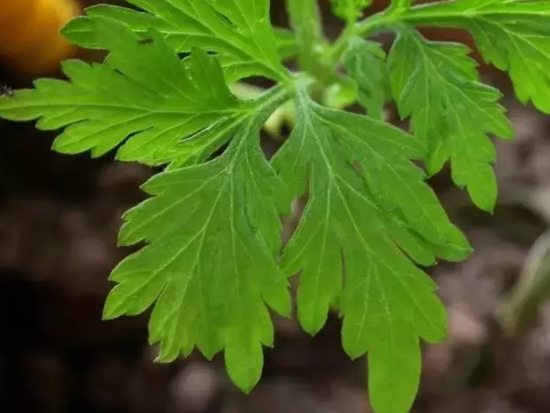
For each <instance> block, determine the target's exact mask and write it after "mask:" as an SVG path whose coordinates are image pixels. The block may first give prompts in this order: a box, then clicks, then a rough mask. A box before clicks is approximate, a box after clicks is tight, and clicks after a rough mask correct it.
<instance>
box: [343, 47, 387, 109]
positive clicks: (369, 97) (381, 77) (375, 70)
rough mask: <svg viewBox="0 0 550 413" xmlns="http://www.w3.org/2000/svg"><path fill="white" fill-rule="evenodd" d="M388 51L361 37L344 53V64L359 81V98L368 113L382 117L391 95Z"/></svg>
mask: <svg viewBox="0 0 550 413" xmlns="http://www.w3.org/2000/svg"><path fill="white" fill-rule="evenodd" d="M385 60H386V53H385V52H384V49H382V47H381V46H380V45H379V44H378V43H374V42H367V41H365V40H363V39H360V38H355V39H353V40H352V41H351V43H350V46H349V48H348V50H347V52H346V54H345V55H344V66H345V67H346V70H347V71H348V73H349V74H350V76H351V77H352V78H353V79H354V80H355V81H356V82H357V89H358V93H357V96H358V100H359V103H360V104H361V106H363V107H364V108H365V109H366V110H367V113H368V114H369V115H370V116H372V117H374V118H377V119H382V115H383V109H384V104H385V103H386V101H388V100H389V97H390V96H391V92H390V87H389V78H388V70H387V67H386V61H385Z"/></svg>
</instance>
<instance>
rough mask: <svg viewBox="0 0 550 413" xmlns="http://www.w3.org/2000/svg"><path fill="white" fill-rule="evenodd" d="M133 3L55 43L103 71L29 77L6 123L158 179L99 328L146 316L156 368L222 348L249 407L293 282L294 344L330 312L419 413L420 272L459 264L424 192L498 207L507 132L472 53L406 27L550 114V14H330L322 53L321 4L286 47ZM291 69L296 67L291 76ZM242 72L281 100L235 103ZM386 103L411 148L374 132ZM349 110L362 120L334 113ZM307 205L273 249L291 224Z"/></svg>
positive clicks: (255, 27)
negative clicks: (268, 142)
mask: <svg viewBox="0 0 550 413" xmlns="http://www.w3.org/2000/svg"><path fill="white" fill-rule="evenodd" d="M130 3H132V4H133V5H134V6H137V8H139V9H141V11H136V10H133V9H126V8H122V7H117V6H96V7H91V8H89V9H88V10H87V14H86V16H83V17H79V18H77V19H75V20H73V21H72V22H70V23H69V24H68V25H67V26H66V27H65V29H64V30H63V34H64V35H65V36H66V37H67V38H68V39H69V40H70V41H71V42H73V43H74V44H76V45H80V46H83V47H86V48H93V49H104V50H107V51H108V57H107V58H106V60H105V62H104V63H102V64H96V63H93V64H88V63H84V62H82V61H76V60H71V61H67V62H65V63H64V64H63V71H64V73H65V74H66V75H67V77H68V80H67V81H61V80H53V79H46V80H44V79H42V80H37V81H36V82H35V88H34V89H32V90H18V91H15V92H14V94H13V95H11V96H4V97H2V98H1V99H0V116H1V117H3V118H6V119H11V120H14V121H30V120H38V123H37V127H38V128H39V129H41V130H58V129H64V130H63V132H62V133H61V134H60V135H59V136H58V138H57V139H56V140H55V142H54V144H53V149H54V150H56V151H58V152H61V153H67V154H75V153H81V152H86V151H91V153H92V155H93V156H100V155H104V154H106V153H108V152H110V151H116V157H117V159H119V160H121V161H137V162H140V163H143V164H146V165H156V166H159V165H161V166H165V168H164V171H163V172H161V173H159V174H158V175H157V176H155V177H154V178H152V179H151V180H150V181H149V182H147V183H146V184H145V185H144V187H143V189H144V190H145V191H146V192H147V193H148V194H149V195H150V196H151V198H150V199H148V200H147V201H145V202H143V203H142V204H140V205H138V206H137V207H135V208H134V209H132V210H131V211H129V212H128V213H127V214H126V215H125V217H124V220H125V224H124V226H123V228H122V230H121V233H120V244H121V245H133V244H137V243H140V242H145V243H146V246H145V247H144V248H142V249H141V250H140V251H138V252H137V253H135V254H133V255H131V256H129V257H128V258H127V259H125V260H124V261H123V262H122V263H120V265H118V266H117V267H116V268H115V269H114V271H113V273H112V275H111V280H112V281H113V282H115V283H116V286H115V287H114V288H113V290H112V291H111V293H110V295H109V297H108V299H107V303H106V305H105V312H104V317H105V318H106V319H112V318H115V317H119V316H121V315H124V314H127V315H136V314H139V313H142V312H143V311H145V310H146V309H147V308H149V307H153V311H152V315H151V319H150V323H149V330H150V342H151V343H160V356H159V359H160V360H161V361H164V362H169V361H172V360H174V359H175V358H177V357H179V356H180V355H183V356H186V355H188V354H189V353H190V352H191V351H192V350H193V349H194V348H198V349H199V350H200V351H201V352H202V353H203V354H204V355H205V356H206V357H208V358H211V357H212V356H213V355H214V354H216V353H218V352H220V351H224V354H225V363H226V366H227V370H228V373H229V375H230V376H231V378H232V379H233V381H234V382H235V383H236V384H237V385H238V386H239V387H240V388H242V389H243V390H244V391H247V392H248V391H250V390H251V389H252V388H253V387H254V386H255V385H256V383H257V382H258V380H259V379H260V376H261V372H262V364H263V347H264V346H272V345H273V342H274V331H273V324H272V320H271V316H270V311H274V312H276V313H278V314H281V315H283V316H289V315H290V313H291V298H290V294H289V290H288V277H290V276H293V275H294V274H297V273H299V274H300V275H299V288H298V295H297V309H298V318H299V320H300V323H301V325H302V327H303V328H304V330H305V331H307V332H308V333H310V334H315V333H317V332H318V331H319V330H320V329H321V328H322V327H323V325H324V323H325V321H326V318H327V313H328V311H329V309H331V308H334V309H337V310H338V311H339V312H340V314H341V316H342V318H343V330H342V343H343V347H344V349H345V351H346V352H347V353H348V354H349V356H350V357H352V358H357V357H360V356H363V355H364V354H367V356H368V364H369V389H370V397H371V402H372V405H373V407H374V409H375V410H376V412H378V413H404V412H407V411H409V409H410V407H411V405H412V403H413V401H414V398H415V394H416V392H417V389H418V384H419V379H420V370H421V352H420V339H423V340H426V341H428V342H433V343H435V342H440V341H441V340H443V339H444V338H445V336H446V332H447V321H446V315H445V310H444V307H443V305H442V303H441V302H440V301H439V299H438V298H437V296H436V295H435V290H436V285H435V284H434V283H433V282H432V281H431V280H430V278H429V277H428V276H427V275H426V274H425V273H424V272H423V271H422V270H421V269H420V268H419V266H430V265H433V264H435V263H436V261H437V259H439V258H441V259H446V260H451V261H461V260H463V259H464V258H465V257H466V256H468V254H469V253H470V252H471V247H470V246H469V244H468V242H467V240H466V239H465V238H464V236H463V235H462V234H461V233H460V231H459V230H458V229H457V228H456V227H455V226H453V224H451V223H450V222H449V220H448V218H447V216H446V214H445V212H444V210H443V208H442V207H441V205H440V204H439V201H438V200H437V198H436V196H435V195H434V193H433V192H432V190H431V189H430V188H429V186H428V185H427V183H426V182H425V180H426V177H427V176H428V175H433V174H435V173H437V172H438V171H440V170H441V168H442V167H443V166H444V165H445V164H446V163H447V162H449V163H450V166H451V170H452V177H453V180H454V182H455V183H456V185H457V186H459V187H463V188H466V189H467V190H468V192H469V194H470V196H471V198H472V200H473V202H474V203H475V204H476V205H478V206H479V207H480V208H482V209H484V210H486V211H492V209H493V207H494V205H495V202H496V197H497V185H496V181H495V177H494V173H493V170H492V164H493V163H494V162H495V149H494V147H493V145H492V143H491V140H490V138H489V135H490V134H493V135H496V136H499V137H501V138H504V139H509V138H511V137H512V134H513V133H512V130H511V128H510V124H509V122H508V120H507V119H506V116H505V110H504V108H503V107H501V106H500V105H499V104H498V101H499V99H500V97H501V95H500V93H499V92H498V91H497V90H496V89H494V88H492V87H490V86H488V85H484V84H482V83H481V82H480V78H479V75H478V73H477V70H476V63H475V61H474V60H472V58H471V57H469V53H470V51H469V50H468V49H467V48H466V47H465V46H463V45H460V44H452V43H442V42H432V41H428V40H426V39H425V38H423V37H422V35H421V34H420V33H419V32H418V31H417V30H416V28H417V27H419V26H440V27H453V28H461V29H465V30H468V31H469V32H470V33H471V34H472V35H473V37H474V38H475V41H476V43H477V46H478V47H479V50H480V52H481V54H482V55H483V57H484V58H485V60H486V61H487V62H488V63H492V64H494V65H495V66H496V67H497V68H499V69H501V70H505V71H508V72H509V73H510V76H511V78H512V81H513V84H514V87H515V90H516V93H517V96H518V98H519V99H520V100H521V101H522V102H524V103H527V102H529V101H530V102H532V103H533V104H534V105H535V106H536V107H537V108H538V109H540V110H541V111H543V112H550V87H549V82H550V75H549V72H548V70H546V67H547V66H548V65H550V3H549V2H546V1H537V0H526V1H522V0H455V1H450V2H441V3H434V4H429V5H418V6H416V5H414V4H412V3H414V2H413V1H411V0H393V2H392V3H391V5H390V7H389V8H388V9H387V10H385V11H383V12H381V13H379V14H375V15H373V16H371V17H369V18H366V19H364V20H359V19H360V17H361V15H362V12H363V10H364V8H366V7H367V6H369V3H370V2H369V1H368V0H332V5H333V8H334V12H335V14H336V15H337V16H339V17H340V18H342V19H343V20H345V22H346V29H345V30H344V31H343V33H342V35H341V36H340V37H339V38H338V39H337V40H336V42H334V43H331V42H329V41H328V40H327V39H326V38H325V36H324V34H323V31H322V27H323V25H322V22H321V19H320V14H319V10H318V6H317V3H316V1H315V0H288V1H287V9H288V12H289V14H290V20H291V26H292V27H291V29H292V30H291V31H288V30H284V29H275V28H273V27H272V26H271V24H270V19H269V1H268V0H131V1H130ZM380 30H393V31H394V32H395V34H396V40H395V42H394V43H393V46H392V47H391V50H390V51H389V54H388V55H386V53H385V51H384V50H383V49H382V48H381V46H380V45H378V44H377V43H375V42H372V41H367V40H366V39H367V38H368V37H369V36H371V35H373V34H375V33H377V32H378V31H380ZM294 57H296V58H297V61H298V63H299V67H300V71H294V72H293V71H290V70H289V69H287V68H286V67H285V65H283V62H284V61H286V60H290V59H293V58H294ZM252 76H255V77H258V76H259V77H264V78H266V79H269V80H271V81H272V83H273V85H274V86H273V87H272V88H271V89H269V90H261V91H260V92H258V91H257V88H247V86H246V84H245V83H243V81H244V80H246V79H247V78H250V77H252ZM234 92H235V93H237V95H239V96H237V95H236V94H235V93H234ZM239 92H240V93H239ZM391 100H393V101H394V102H395V103H396V104H397V107H398V109H399V113H400V115H401V117H402V118H410V121H411V122H410V125H411V132H412V134H413V135H414V136H411V135H409V134H408V133H407V132H404V131H402V130H400V129H398V128H396V127H394V126H391V125H389V124H388V123H385V122H384V120H383V108H384V105H385V104H386V103H387V102H389V101H391ZM289 101H291V102H293V105H292V106H290V108H289V106H288V105H289V103H288V102H289ZM355 101H357V102H358V103H359V104H360V105H362V106H363V107H364V109H365V110H366V112H367V115H365V114H354V113H350V112H346V111H344V110H342V107H345V106H349V105H350V104H351V103H353V102H355ZM282 108H285V109H284V113H283V112H281V110H282ZM274 113H275V114H276V116H277V118H276V119H275V120H274V118H273V116H275V115H274ZM286 118H292V119H293V122H294V124H295V127H294V129H293V131H292V133H291V135H290V137H289V138H288V139H287V140H286V142H284V144H283V145H282V147H281V149H280V150H279V151H278V153H277V154H276V155H275V156H274V157H273V159H271V160H268V159H266V157H265V156H264V154H263V153H262V150H261V146H260V133H261V129H262V127H263V126H264V125H265V124H267V125H268V126H269V128H270V130H276V129H277V126H276V123H277V122H278V121H279V120H280V119H286ZM274 122H275V123H274ZM220 153H221V154H220ZM413 161H423V164H424V165H425V167H426V170H427V173H426V172H424V171H423V170H422V169H421V168H420V167H418V166H417V165H418V164H417V163H413ZM306 193H307V194H308V195H309V198H308V201H307V205H306V208H305V211H304V213H303V216H302V217H301V221H300V224H299V226H298V228H297V230H296V232H295V234H294V235H293V237H292V239H291V240H290V241H289V242H288V244H287V245H284V246H283V245H281V240H280V232H281V229H282V224H281V217H282V216H284V215H286V214H288V213H289V211H290V204H291V202H292V199H293V198H295V197H298V196H301V195H304V194H306Z"/></svg>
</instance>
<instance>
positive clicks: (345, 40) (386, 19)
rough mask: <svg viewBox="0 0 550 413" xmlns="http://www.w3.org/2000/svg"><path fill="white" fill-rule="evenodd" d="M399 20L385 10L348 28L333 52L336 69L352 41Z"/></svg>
mask: <svg viewBox="0 0 550 413" xmlns="http://www.w3.org/2000/svg"><path fill="white" fill-rule="evenodd" d="M398 20H399V18H398V17H396V16H394V14H393V13H388V11H387V10H385V11H383V12H381V13H378V14H375V15H373V16H371V17H369V18H367V19H365V20H361V21H360V22H358V23H356V24H354V25H349V26H347V27H346V29H345V30H344V31H343V32H342V34H341V35H340V37H338V39H336V42H335V43H334V45H333V48H332V50H331V55H330V61H331V62H332V63H333V66H334V68H335V69H336V67H338V64H339V62H340V59H341V58H342V56H343V55H344V53H345V52H346V50H347V48H348V45H349V42H350V41H351V39H353V38H354V37H367V36H368V35H369V34H370V33H371V32H373V31H375V30H378V29H382V28H384V27H386V26H388V25H389V24H390V23H395V22H396V21H398Z"/></svg>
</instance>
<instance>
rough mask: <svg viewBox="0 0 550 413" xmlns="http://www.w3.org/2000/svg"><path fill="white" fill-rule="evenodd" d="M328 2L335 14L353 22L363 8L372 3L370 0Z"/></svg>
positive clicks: (333, 0)
mask: <svg viewBox="0 0 550 413" xmlns="http://www.w3.org/2000/svg"><path fill="white" fill-rule="evenodd" d="M330 2H331V4H332V11H333V13H334V14H335V15H336V16H338V17H340V18H341V19H343V20H346V21H348V22H350V23H353V22H355V21H356V20H357V19H358V18H359V17H361V16H362V14H363V10H364V9H365V8H367V7H368V6H369V5H370V4H371V3H372V0H330Z"/></svg>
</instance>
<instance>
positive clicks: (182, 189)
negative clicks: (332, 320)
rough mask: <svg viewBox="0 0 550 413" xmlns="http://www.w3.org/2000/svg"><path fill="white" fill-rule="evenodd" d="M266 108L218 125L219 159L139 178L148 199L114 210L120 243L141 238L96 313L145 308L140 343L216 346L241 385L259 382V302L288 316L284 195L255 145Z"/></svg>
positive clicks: (267, 330) (267, 322) (167, 347)
mask: <svg viewBox="0 0 550 413" xmlns="http://www.w3.org/2000/svg"><path fill="white" fill-rule="evenodd" d="M275 103H276V102H275ZM273 105H274V102H271V103H269V101H268V102H267V103H263V104H262V105H260V106H258V114H257V115H256V116H255V117H253V118H250V119H248V120H246V121H243V122H242V123H241V124H240V125H239V126H237V127H235V128H233V129H231V130H230V131H228V135H229V136H228V140H230V141H231V143H230V145H229V147H228V149H227V150H226V151H225V152H224V153H223V155H221V156H220V157H218V158H215V159H214V160H212V161H209V162H207V163H205V164H201V165H195V166H189V167H185V168H180V169H175V170H170V171H167V172H163V173H161V174H159V175H157V176H156V177H154V178H153V179H152V180H150V181H149V182H148V183H146V184H145V185H144V190H145V191H146V192H147V193H148V194H149V195H151V196H152V198H150V199H149V200H147V201H145V202H143V203H142V204H141V205H138V206H137V207H135V208H134V209H132V210H130V211H129V212H128V213H127V214H126V215H125V216H124V220H125V224H124V226H123V228H122V230H121V233H120V244H121V245H132V244H136V243H139V242H141V241H145V242H146V243H147V244H148V245H147V246H145V247H144V248H142V249H141V250H140V251H139V252H137V253H135V254H133V255H131V256H130V257H128V258H127V259H125V260H124V261H123V262H122V263H121V264H119V265H118V266H117V267H116V269H115V270H114V271H113V273H112V275H111V280H112V281H114V282H115V283H117V285H116V287H115V288H114V289H113V290H112V291H111V293H110V294H109V297H108V299H107V303H106V305H105V312H104V316H105V318H107V319H111V318H115V317H118V316H121V315H123V314H128V315H135V314H140V313H142V312H143V311H145V310H146V309H147V308H148V307H151V306H153V308H154V309H153V313H152V316H151V319H150V323H149V330H150V341H151V343H156V342H159V343H160V349H161V350H160V360H162V361H171V360H174V359H175V358H176V357H178V356H180V355H188V354H189V353H190V352H191V350H192V349H193V348H194V347H195V346H197V347H198V348H199V349H200V351H201V352H202V353H203V354H204V355H205V356H206V357H208V358H211V357H212V356H213V355H214V354H215V353H217V352H218V351H220V350H222V349H224V350H225V361H226V366H227V369H228V372H229V375H230V376H231V378H232V379H233V381H234V382H235V383H236V384H237V385H239V387H241V388H242V389H243V390H245V391H249V390H251V389H252V387H253V386H254V385H255V384H256V383H257V381H258V380H259V379H260V376H261V371H262V364H263V350H262V346H272V345H273V334H274V333H273V325H272V321H271V318H270V314H269V311H268V308H271V309H273V310H274V311H276V312H278V313H279V314H282V315H289V313H290V295H289V292H288V285H287V284H288V281H287V278H286V276H285V274H284V273H283V272H282V271H281V270H280V269H279V268H278V266H277V264H276V262H275V255H276V254H277V252H278V251H279V249H280V231H281V221H280V219H279V215H280V214H282V213H286V212H287V209H288V205H289V203H290V200H289V199H288V197H287V195H286V191H285V187H284V185H283V183H282V181H281V180H280V178H279V177H278V176H277V175H276V174H275V172H274V170H273V169H272V168H271V166H270V165H269V163H268V162H267V161H266V159H265V158H264V155H263V153H262V152H261V149H260V146H259V133H260V129H261V127H262V124H263V122H264V121H265V119H266V117H267V116H268V115H269V113H270V111H271V110H272V109H273Z"/></svg>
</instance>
